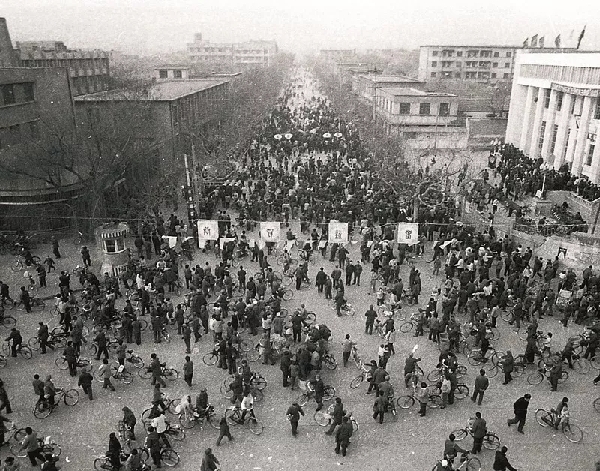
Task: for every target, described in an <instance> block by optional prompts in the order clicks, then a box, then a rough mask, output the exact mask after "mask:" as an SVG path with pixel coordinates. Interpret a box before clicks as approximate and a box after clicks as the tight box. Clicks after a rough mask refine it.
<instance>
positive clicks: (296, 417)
mask: <svg viewBox="0 0 600 471" xmlns="http://www.w3.org/2000/svg"><path fill="white" fill-rule="evenodd" d="M300 414H302V415H304V410H302V407H300V406H299V405H298V403H297V402H294V403H293V404H292V405H291V406H290V407H289V409H288V410H287V413H286V415H287V418H288V420H289V421H290V423H291V424H292V436H294V437H296V436H297V435H298V422H300Z"/></svg>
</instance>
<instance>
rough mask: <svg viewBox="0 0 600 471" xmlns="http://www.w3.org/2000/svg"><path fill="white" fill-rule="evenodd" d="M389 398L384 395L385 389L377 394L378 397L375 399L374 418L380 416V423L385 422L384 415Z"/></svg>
mask: <svg viewBox="0 0 600 471" xmlns="http://www.w3.org/2000/svg"><path fill="white" fill-rule="evenodd" d="M387 403H388V398H387V397H384V393H383V391H381V392H379V393H378V394H377V399H375V404H373V419H374V420H377V417H379V423H380V424H382V423H383V416H384V414H385V409H386V407H387Z"/></svg>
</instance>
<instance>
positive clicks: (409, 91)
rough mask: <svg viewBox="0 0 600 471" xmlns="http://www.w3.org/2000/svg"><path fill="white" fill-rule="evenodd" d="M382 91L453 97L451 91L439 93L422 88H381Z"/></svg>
mask: <svg viewBox="0 0 600 471" xmlns="http://www.w3.org/2000/svg"><path fill="white" fill-rule="evenodd" d="M381 90H382V91H383V93H387V94H388V95H393V96H441V97H444V96H447V97H455V96H456V95H455V94H453V93H441V92H424V91H423V90H417V89H416V88H393V87H392V88H382V89H381Z"/></svg>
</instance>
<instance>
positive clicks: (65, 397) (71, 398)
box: [33, 388, 79, 419]
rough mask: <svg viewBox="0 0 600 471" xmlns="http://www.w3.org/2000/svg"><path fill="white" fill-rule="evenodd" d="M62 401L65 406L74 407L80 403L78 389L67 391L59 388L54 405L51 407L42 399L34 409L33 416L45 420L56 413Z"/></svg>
mask: <svg viewBox="0 0 600 471" xmlns="http://www.w3.org/2000/svg"><path fill="white" fill-rule="evenodd" d="M61 400H62V401H63V402H64V403H65V405H67V406H69V407H73V406H75V404H77V403H78V402H79V392H78V391H77V390H76V389H68V390H66V391H65V390H64V389H63V388H57V389H56V396H55V397H54V405H53V406H51V405H50V404H49V403H48V401H47V400H43V401H42V400H41V399H40V400H39V401H38V402H37V403H36V405H35V407H34V409H33V415H35V416H36V417H37V418H38V419H45V418H46V417H48V416H49V415H50V414H51V413H52V412H54V410H55V409H56V408H57V407H58V404H59V403H60V401H61Z"/></svg>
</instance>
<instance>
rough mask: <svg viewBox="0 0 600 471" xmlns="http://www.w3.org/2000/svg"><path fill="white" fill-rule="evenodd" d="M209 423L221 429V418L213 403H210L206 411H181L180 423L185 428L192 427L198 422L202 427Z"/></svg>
mask: <svg viewBox="0 0 600 471" xmlns="http://www.w3.org/2000/svg"><path fill="white" fill-rule="evenodd" d="M205 423H208V424H209V425H210V426H211V427H212V428H214V429H216V430H219V419H218V418H217V414H216V413H215V408H214V406H213V405H212V404H209V405H208V407H207V408H206V410H205V411H204V413H202V414H201V413H199V412H197V411H196V410H194V411H193V412H192V414H186V413H180V414H179V424H180V425H181V426H182V427H183V428H185V429H192V428H194V427H195V426H196V424H199V425H200V428H202V427H203V426H204V424H205Z"/></svg>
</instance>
